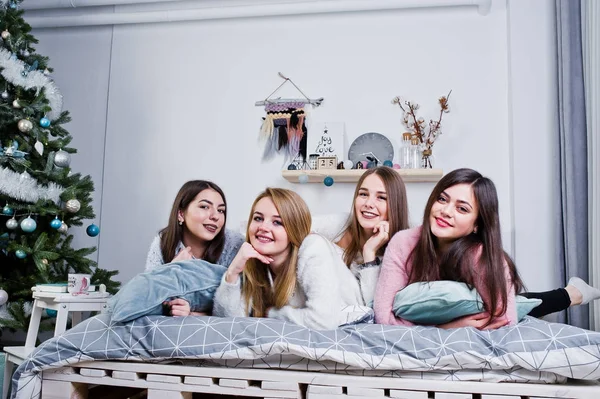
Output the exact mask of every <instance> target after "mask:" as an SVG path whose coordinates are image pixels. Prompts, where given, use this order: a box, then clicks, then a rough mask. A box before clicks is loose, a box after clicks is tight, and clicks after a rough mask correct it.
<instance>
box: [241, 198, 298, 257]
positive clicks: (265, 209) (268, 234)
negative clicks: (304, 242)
mask: <svg viewBox="0 0 600 399" xmlns="http://www.w3.org/2000/svg"><path fill="white" fill-rule="evenodd" d="M248 236H249V238H250V244H252V246H253V247H254V249H256V250H257V251H258V252H259V253H261V254H263V255H266V256H270V257H277V256H278V255H282V254H285V253H287V252H289V247H290V240H289V239H288V235H287V232H286V231H285V228H284V227H283V222H282V221H281V217H280V216H279V212H278V211H277V208H275V204H274V203H273V201H272V200H271V198H268V197H265V198H261V199H260V200H259V201H258V202H257V203H256V206H255V207H254V211H253V213H252V221H251V222H250V225H249V226H248Z"/></svg>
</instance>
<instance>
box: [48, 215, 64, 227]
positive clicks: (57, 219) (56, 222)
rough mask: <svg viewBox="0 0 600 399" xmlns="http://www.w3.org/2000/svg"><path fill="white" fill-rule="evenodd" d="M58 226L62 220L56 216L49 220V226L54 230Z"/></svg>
mask: <svg viewBox="0 0 600 399" xmlns="http://www.w3.org/2000/svg"><path fill="white" fill-rule="evenodd" d="M60 226H62V220H60V219H59V218H58V216H57V217H55V218H54V220H52V221H51V222H50V227H52V228H53V229H54V230H58V229H60Z"/></svg>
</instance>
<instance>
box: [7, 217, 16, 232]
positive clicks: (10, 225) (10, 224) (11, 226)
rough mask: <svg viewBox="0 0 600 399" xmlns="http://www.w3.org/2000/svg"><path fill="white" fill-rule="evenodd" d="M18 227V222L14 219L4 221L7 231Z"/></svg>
mask: <svg viewBox="0 0 600 399" xmlns="http://www.w3.org/2000/svg"><path fill="white" fill-rule="evenodd" d="M18 226H19V222H17V219H15V218H11V219H8V220H7V221H6V228H7V229H9V230H14V229H16V228H17V227H18Z"/></svg>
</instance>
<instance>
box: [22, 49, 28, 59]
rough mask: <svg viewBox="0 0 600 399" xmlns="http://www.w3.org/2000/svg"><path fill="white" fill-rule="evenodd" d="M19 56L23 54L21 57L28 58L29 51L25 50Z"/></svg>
mask: <svg viewBox="0 0 600 399" xmlns="http://www.w3.org/2000/svg"><path fill="white" fill-rule="evenodd" d="M21 54H23V57H29V51H27V50H23V52H22V53H21Z"/></svg>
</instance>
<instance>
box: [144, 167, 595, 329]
mask: <svg viewBox="0 0 600 399" xmlns="http://www.w3.org/2000/svg"><path fill="white" fill-rule="evenodd" d="M190 183H192V182H189V183H186V185H188V184H190ZM204 183H206V184H208V185H209V186H202V187H204V188H202V189H201V190H198V192H197V193H195V194H194V193H193V191H192V193H191V194H188V195H187V196H186V195H184V193H183V192H186V191H187V190H184V188H185V187H186V185H184V187H182V189H181V190H180V193H179V194H178V196H177V197H178V198H176V201H175V203H174V205H173V210H172V212H171V217H170V223H169V226H168V227H167V228H165V229H163V230H162V231H161V233H160V241H161V242H164V243H166V242H167V241H168V239H167V238H165V237H175V239H172V240H171V241H170V242H171V244H170V246H169V245H161V249H160V252H159V255H161V258H160V261H159V262H156V261H154V263H163V262H162V261H163V260H164V259H169V258H170V257H172V256H173V260H174V261H177V260H180V259H189V258H191V257H196V258H203V259H205V260H208V261H210V262H214V259H215V256H216V259H217V260H216V262H217V263H220V264H223V265H226V266H227V265H229V264H230V266H229V269H228V272H227V273H226V274H225V276H224V277H223V280H222V282H221V285H220V286H219V288H218V289H217V292H216V295H215V305H214V310H213V313H214V314H215V315H217V316H248V315H250V316H255V317H276V318H280V319H283V320H288V321H291V322H294V323H296V324H301V325H305V326H308V327H312V328H317V329H324V328H334V327H336V326H337V325H339V324H341V322H340V320H342V317H341V315H340V309H341V308H343V307H344V306H347V305H370V304H371V302H372V301H373V298H374V297H375V301H374V302H375V304H374V309H375V317H376V321H377V322H379V323H384V324H410V323H409V322H407V321H405V320H401V319H397V318H396V317H395V316H394V315H393V313H392V302H393V299H394V295H395V293H396V292H397V291H398V290H400V289H402V288H403V287H404V286H406V285H408V284H410V283H412V282H420V281H435V280H440V279H444V280H456V281H461V282H465V283H467V284H469V285H471V286H474V287H475V288H476V289H477V290H478V292H479V293H480V295H481V296H482V297H483V299H484V304H485V309H486V312H484V313H482V314H479V315H474V316H469V317H466V318H461V319H458V320H455V321H453V322H451V323H448V324H447V325H443V326H440V327H460V326H473V327H476V328H498V327H501V326H503V325H506V324H513V323H515V322H516V312H515V306H514V296H515V293H516V292H518V291H519V290H520V288H521V282H520V279H519V277H518V273H517V272H516V269H515V267H514V264H513V263H512V261H511V260H510V258H509V257H508V255H506V254H505V253H504V251H503V249H502V243H501V238H500V226H499V215H498V199H497V195H496V191H495V187H494V185H493V183H492V182H491V181H490V180H489V179H487V178H484V177H482V176H481V175H480V174H479V173H477V172H475V171H473V170H470V169H459V170H456V171H453V172H451V173H449V174H448V175H446V176H445V177H444V178H442V180H440V182H439V183H438V184H437V185H436V187H435V188H434V190H433V193H432V195H431V197H430V198H429V201H428V203H427V206H426V209H425V216H424V219H423V226H422V227H419V228H415V229H408V208H407V200H406V190H405V186H404V183H403V182H402V179H401V178H400V176H399V175H398V173H396V171H394V170H393V169H390V168H387V167H378V168H374V169H369V170H367V171H366V172H365V173H364V174H363V176H362V177H361V179H360V181H359V182H358V184H357V187H356V190H355V196H354V201H353V206H352V210H351V213H350V215H349V217H347V218H345V217H344V218H339V217H337V218H326V219H325V220H321V221H317V222H316V223H315V225H314V226H313V229H312V230H313V231H315V232H316V234H315V233H313V234H311V233H310V232H311V216H310V213H309V211H308V208H307V206H306V204H305V203H304V201H303V200H302V199H301V198H300V197H299V196H298V195H297V194H295V193H293V192H291V191H289V190H284V189H274V188H271V189H267V190H266V191H265V192H263V193H261V194H260V195H259V197H258V198H257V199H256V201H255V203H254V205H253V207H252V211H251V214H250V218H249V222H248V228H247V232H246V243H244V244H243V245H241V247H240V249H239V251H237V255H235V257H234V258H233V260H231V261H228V260H227V259H225V258H227V257H229V259H231V257H232V255H233V252H228V251H224V250H222V249H221V252H219V251H218V248H219V246H217V245H214V246H213V245H212V244H213V242H214V241H216V240H217V237H218V236H219V234H220V233H223V226H224V224H225V215H226V206H225V198H224V195H223V193H222V191H221V190H220V189H219V188H218V187H217V186H215V185H214V184H211V183H208V182H204ZM180 197H181V198H180ZM184 197H185V198H189V197H191V198H192V199H190V200H187V201H185V200H184ZM195 206H197V207H198V208H199V209H200V210H198V209H196V208H195ZM198 215H200V216H198ZM221 215H222V216H221ZM175 221H179V222H182V223H181V224H180V223H178V222H175ZM173 222H174V223H173ZM183 223H185V226H183ZM178 226H180V227H179V229H178ZM323 226H325V227H323ZM170 228H171V230H172V231H174V232H175V233H174V234H172V235H169V234H168V232H169V229H170ZM178 230H179V231H180V235H179V236H177V235H176V234H177V231H178ZM398 232H399V233H398ZM319 233H320V234H319ZM396 233H398V234H396ZM211 234H214V236H211ZM223 235H225V233H223ZM392 236H393V239H392V240H391V241H389V240H390V237H392ZM211 237H212V239H211ZM230 237H233V238H230V239H229V241H230V242H233V243H235V244H232V247H233V248H235V246H236V245H238V243H240V244H241V236H236V235H235V234H230ZM158 240H159V238H156V239H155V241H154V243H153V246H154V247H156V246H157V244H156V243H157V241H158ZM224 241H225V244H224V245H223V247H224V248H227V244H226V243H227V241H228V239H227V236H226V235H225V238H224ZM388 241H389V243H388ZM388 244H389V245H388ZM386 246H387V247H388V248H387V249H386ZM169 248H175V249H174V250H172V252H167V251H168V249H169ZM182 248H183V249H182ZM208 248H217V250H216V251H213V252H210V253H212V254H213V255H212V256H213V257H212V258H208V256H207V255H208V253H209V251H208ZM178 250H179V254H178V255H176V256H175V253H176V252H177V251H178ZM232 251H233V249H232ZM226 252H227V253H228V254H229V255H225V254H226ZM384 252H385V256H383V255H384ZM156 253H157V251H156V249H154V250H152V249H151V251H150V254H149V257H148V258H149V263H151V262H150V259H151V258H154V259H157V258H158V256H156ZM152 254H154V255H152ZM180 255H181V257H179V256H180ZM382 259H383V266H382V267H380V263H381V260H382ZM415 259H418V261H416V260H415ZM413 264H414V265H416V266H415V267H413ZM148 267H149V266H148V264H147V268H148ZM380 269H381V270H382V271H381V276H380V275H379V272H380ZM378 282H379V283H378ZM571 282H572V281H570V283H571ZM574 283H575V284H574V285H569V286H567V288H566V289H559V290H555V291H551V292H549V293H545V294H529V296H530V297H541V298H542V299H543V301H544V302H543V304H542V305H543V306H545V307H544V308H543V311H544V312H545V313H543V314H547V313H551V312H554V311H558V310H562V309H565V308H567V307H568V306H570V305H574V304H578V303H581V302H582V301H583V302H585V301H589V300H592V299H597V298H600V291H598V290H596V289H594V288H592V287H589V286H587V284H585V283H584V282H583V281H582V280H574ZM377 284H378V286H377V289H376V285H377ZM170 304H171V314H173V315H187V314H190V312H189V304H187V302H185V301H183V300H181V299H175V300H174V301H171V303H170ZM541 307H542V306H540V307H538V308H541ZM490 309H494V310H493V311H490ZM536 309H537V308H536ZM532 314H533V312H532ZM543 314H541V315H543ZM539 315H540V314H538V315H536V316H539Z"/></svg>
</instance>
